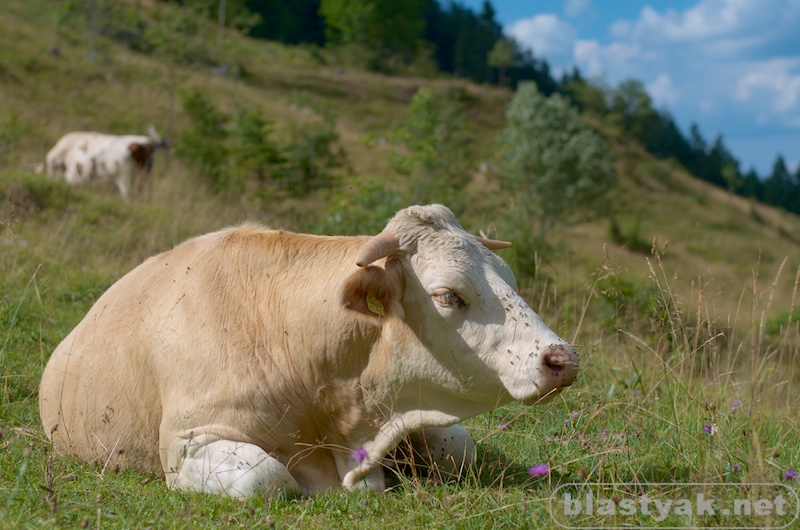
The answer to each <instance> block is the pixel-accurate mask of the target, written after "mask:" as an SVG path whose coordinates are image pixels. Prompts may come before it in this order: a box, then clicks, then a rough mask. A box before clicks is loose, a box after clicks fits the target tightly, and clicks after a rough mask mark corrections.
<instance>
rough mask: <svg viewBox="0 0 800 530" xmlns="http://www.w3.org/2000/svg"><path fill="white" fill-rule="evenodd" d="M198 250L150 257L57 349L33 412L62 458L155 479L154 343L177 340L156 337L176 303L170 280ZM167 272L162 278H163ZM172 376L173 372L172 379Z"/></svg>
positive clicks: (187, 247) (158, 408)
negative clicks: (152, 475) (37, 410)
mask: <svg viewBox="0 0 800 530" xmlns="http://www.w3.org/2000/svg"><path fill="white" fill-rule="evenodd" d="M198 250H199V246H198V245H197V243H196V242H192V241H190V242H187V243H184V244H182V245H180V246H178V247H176V248H175V249H173V250H171V251H169V252H165V253H163V254H159V255H157V256H154V257H152V258H150V259H148V260H147V261H145V262H144V263H142V264H141V265H139V266H138V267H137V268H135V269H134V270H133V271H131V272H130V273H128V274H127V275H125V276H124V277H123V278H121V279H120V280H119V281H118V282H116V283H115V284H114V285H112V286H111V287H110V288H109V289H108V290H107V291H106V292H105V293H104V294H103V295H102V296H101V297H100V298H99V299H98V300H97V302H96V303H95V304H94V306H93V307H92V308H91V309H90V311H89V312H88V313H87V315H86V316H85V317H84V319H83V320H82V321H81V322H80V323H79V324H78V325H77V326H76V327H75V329H73V330H72V332H71V333H70V334H69V335H68V336H67V337H66V338H65V339H64V340H63V341H62V342H61V344H59V346H58V347H57V348H56V349H55V351H54V352H53V354H52V356H51V357H50V360H49V361H48V363H47V366H46V367H45V370H44V373H43V375H42V382H41V387H40V392H39V408H40V412H41V416H42V422H43V424H44V428H45V431H46V433H47V435H48V436H49V437H50V438H51V440H52V441H53V444H54V446H55V447H56V449H58V450H59V451H61V452H65V453H69V454H73V455H75V456H77V457H78V458H80V459H82V460H85V461H90V462H95V463H97V464H98V465H102V466H105V465H107V460H108V458H109V455H113V460H111V463H112V464H113V465H114V466H115V467H116V466H119V467H120V468H127V467H131V468H134V469H139V470H142V471H147V472H154V473H159V474H160V473H161V472H162V471H161V465H160V461H159V458H158V431H159V424H160V422H161V412H162V405H161V403H162V396H161V391H162V387H163V381H164V380H165V379H166V380H167V381H168V380H169V378H170V374H169V373H158V371H157V370H158V369H159V368H163V367H159V366H158V365H157V364H155V363H154V362H153V358H152V351H153V343H154V342H157V341H158V337H159V333H163V335H162V337H167V338H168V337H169V335H170V334H175V333H180V330H176V329H161V330H159V329H158V327H157V322H158V321H159V320H160V319H161V317H163V316H164V314H166V313H168V309H166V310H165V309H164V308H163V307H162V306H161V302H162V301H165V300H171V299H174V298H175V295H174V292H175V289H176V287H177V286H173V285H171V284H172V281H171V280H172V278H171V277H170V274H169V273H171V272H172V270H171V269H170V265H172V266H174V267H178V266H180V263H181V262H185V261H191V259H192V255H193V254H195V253H197V252H198ZM162 268H163V269H165V270H162ZM176 373H177V371H176Z"/></svg>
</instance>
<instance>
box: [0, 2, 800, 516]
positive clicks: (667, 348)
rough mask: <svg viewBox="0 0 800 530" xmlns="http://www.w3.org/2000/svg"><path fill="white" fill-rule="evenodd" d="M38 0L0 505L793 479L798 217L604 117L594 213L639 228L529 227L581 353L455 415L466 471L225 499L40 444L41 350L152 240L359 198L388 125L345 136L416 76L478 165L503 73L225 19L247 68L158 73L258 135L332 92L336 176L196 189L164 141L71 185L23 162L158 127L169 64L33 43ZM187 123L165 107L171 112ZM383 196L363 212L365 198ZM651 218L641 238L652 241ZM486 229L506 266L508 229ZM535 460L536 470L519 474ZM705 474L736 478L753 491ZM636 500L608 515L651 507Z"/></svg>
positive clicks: (17, 25)
mask: <svg viewBox="0 0 800 530" xmlns="http://www.w3.org/2000/svg"><path fill="white" fill-rule="evenodd" d="M51 6H52V5H51V3H49V2H46V1H44V0H31V1H30V2H17V3H12V4H11V5H9V6H8V9H7V12H6V13H5V16H4V17H0V44H3V46H0V85H2V90H1V91H0V106H2V109H3V111H4V112H5V111H9V112H8V113H7V114H5V115H4V117H2V118H0V197H2V208H0V429H2V431H1V433H0V528H20V527H21V528H26V527H37V528H38V527H69V528H75V527H83V528H88V527H94V528H131V527H141V528H144V527H153V528H204V527H206V528H218V527H231V528H239V527H247V528H251V527H255V528H269V527H272V526H274V527H276V528H317V527H324V528H337V527H342V528H344V527H346V528H352V527H362V528H374V527H382V528H414V527H436V528H487V527H492V528H494V527H496V528H525V527H528V528H539V527H541V528H549V527H553V526H554V522H553V519H552V518H551V515H550V513H549V512H548V501H549V499H550V497H551V496H552V495H553V494H554V493H558V492H559V491H564V490H560V489H559V487H561V486H565V485H567V484H570V483H577V484H584V483H590V482H591V483H595V482H614V483H617V484H618V486H617V489H616V490H614V492H613V493H614V495H616V496H619V497H620V498H621V499H624V498H627V497H626V495H630V494H632V493H647V494H648V495H649V496H650V497H653V498H658V499H661V500H664V501H666V500H669V499H671V498H674V497H675V494H673V493H671V492H670V491H669V489H668V488H666V489H665V488H663V487H662V488H661V489H659V488H657V487H655V486H640V487H635V486H634V487H629V488H627V489H626V488H625V487H623V486H622V485H621V484H622V483H630V482H633V483H637V484H642V483H653V482H721V483H725V484H742V483H752V482H767V483H779V484H784V485H787V486H789V487H791V488H792V489H793V490H794V491H797V483H796V482H795V481H791V480H784V478H783V476H784V473H786V472H787V471H788V470H789V469H800V440H799V439H798V432H799V429H798V427H800V418H798V416H797V414H796V410H797V409H798V406H799V405H800V402H799V401H800V398H798V396H797V395H796V393H795V392H793V389H794V388H796V387H797V384H798V382H800V374H798V369H797V368H795V367H796V366H798V361H799V359H798V348H799V347H800V331H799V330H798V319H797V314H798V305H800V300H798V297H797V295H798V293H797V290H798V289H797V286H798V271H799V270H800V269H798V267H799V266H800V261H798V260H800V244H798V242H797V241H796V240H795V239H793V238H791V237H787V235H791V234H795V233H798V231H800V219H798V218H797V217H796V216H791V215H787V214H785V213H783V212H780V211H777V210H774V209H770V208H767V207H763V206H762V205H757V204H753V203H751V202H749V201H747V200H744V199H741V198H738V197H733V196H730V195H728V194H726V193H725V192H724V191H722V190H718V189H715V188H712V187H709V186H707V185H706V184H704V183H701V182H698V181H696V180H693V179H692V178H691V177H690V176H688V175H687V174H686V173H685V172H684V171H682V170H681V169H680V168H679V167H676V166H675V165H674V164H672V163H662V162H659V161H655V160H653V159H652V158H651V157H649V156H648V155H647V154H646V153H644V152H642V151H641V150H640V149H639V148H638V147H636V146H625V148H624V149H622V148H620V146H619V145H618V144H619V142H615V140H614V139H615V136H614V132H613V130H610V129H608V128H607V127H606V129H608V130H607V131H606V134H607V135H608V136H609V138H610V141H611V145H612V149H613V150H614V153H615V158H616V160H617V166H618V170H619V174H620V187H619V189H618V190H616V191H615V195H614V201H613V202H614V212H613V214H614V219H615V220H616V221H617V222H618V223H619V227H618V228H619V231H620V233H621V234H622V235H623V236H628V237H630V238H634V239H636V240H637V241H640V242H641V245H640V246H641V247H642V248H641V249H640V251H635V252H632V251H631V250H630V249H626V248H622V247H621V246H620V245H618V244H615V242H614V241H613V239H612V238H611V237H610V236H609V234H608V232H609V230H608V223H607V222H596V223H585V224H582V225H579V226H574V227H569V228H567V229H564V230H563V231H561V232H557V233H553V234H551V235H550V236H548V243H549V244H550V245H551V250H550V251H549V252H546V253H544V254H543V255H542V256H538V258H537V263H538V265H537V267H536V277H534V278H527V277H523V278H520V285H521V286H522V292H523V294H524V296H525V298H526V299H527V300H528V301H529V303H530V305H531V307H533V308H534V309H535V310H536V311H537V312H538V313H539V314H540V315H541V316H542V317H543V318H544V320H545V321H546V322H548V323H549V324H550V325H551V326H552V327H553V328H554V329H555V330H556V331H557V332H559V333H560V334H561V335H562V336H564V337H565V338H568V339H571V340H573V341H574V342H575V344H576V347H577V349H578V350H579V352H580V354H581V374H580V376H579V379H578V381H576V383H575V384H574V385H573V387H572V388H570V389H569V390H568V391H566V392H564V393H563V394H562V395H560V396H559V397H558V398H557V399H555V400H553V402H551V403H549V404H546V405H543V406H540V407H536V408H525V407H522V406H520V405H509V406H505V407H502V408H500V409H498V410H495V411H493V412H492V413H489V414H485V415H482V416H479V417H476V418H472V419H469V420H467V421H466V422H464V425H465V426H466V428H467V429H468V430H469V431H470V433H471V434H472V436H473V438H474V439H475V440H476V442H477V443H478V466H477V469H476V471H475V472H474V473H473V474H471V475H470V476H468V477H466V478H465V480H463V481H461V482H459V483H456V484H444V485H442V484H429V483H425V482H422V481H420V480H417V479H415V478H414V477H401V478H399V479H397V480H396V481H395V482H396V484H395V486H394V487H393V488H392V489H391V490H390V491H388V492H386V493H383V494H373V493H370V492H350V493H347V492H343V491H336V492H331V493H329V494H324V495H318V496H314V497H310V498H294V499H276V500H271V501H270V500H265V499H260V498H253V499H248V500H246V501H234V500H230V499H223V498H218V497H212V496H206V495H199V494H187V493H182V492H175V491H170V490H168V489H167V488H166V486H165V484H164V483H163V481H162V480H161V479H159V478H157V477H154V476H146V475H141V474H137V473H134V472H130V471H125V470H122V471H117V470H114V469H102V468H94V467H89V466H86V465H83V464H81V463H79V462H76V461H74V460H71V459H68V458H64V457H62V456H59V455H56V454H53V452H52V451H50V447H49V445H48V443H47V441H46V438H45V436H44V432H43V431H42V427H41V424H40V420H39V416H38V408H37V399H38V384H39V379H40V376H41V373H42V370H43V367H44V365H45V363H46V361H47V359H48V357H49V355H50V353H51V352H52V351H53V349H54V348H55V347H56V345H57V344H58V343H59V342H60V341H61V340H62V339H63V337H64V336H66V334H67V333H68V332H69V330H70V329H72V327H73V326H74V325H75V324H77V322H78V321H79V320H80V319H81V318H82V317H83V315H85V313H86V312H87V311H88V309H89V308H90V307H91V305H92V303H93V302H94V301H95V300H96V299H97V298H98V297H99V296H100V294H101V293H103V292H104V291H105V290H106V289H107V288H108V287H109V286H110V285H111V284H112V283H113V282H114V281H115V280H116V279H118V278H119V277H121V276H122V275H123V274H125V273H126V272H127V271H129V270H130V269H131V268H133V267H134V266H135V265H137V264H138V263H140V262H141V261H142V260H143V259H145V258H146V257H147V256H149V255H152V254H154V253H156V252H159V251H162V250H164V249H167V248H169V247H171V246H173V245H174V244H176V243H178V242H180V241H182V240H184V239H186V238H188V237H190V236H193V235H196V234H199V233H203V232H206V231H210V230H213V229H217V228H220V227H222V226H225V225H230V224H235V223H239V222H242V221H244V220H248V219H249V220H256V221H261V222H264V223H267V224H272V225H276V226H283V227H286V228H288V229H295V230H315V229H316V227H319V226H322V223H321V221H320V217H319V215H317V214H318V213H319V212H321V211H324V209H325V208H326V205H327V203H328V201H329V199H330V197H331V196H333V197H338V198H339V199H340V200H341V202H342V204H343V205H344V204H346V206H347V207H352V208H357V207H358V206H359V205H360V204H361V202H362V201H361V199H362V197H353V193H352V191H351V190H352V189H356V190H359V189H361V188H363V187H364V186H365V183H367V184H368V183H370V182H372V181H373V180H375V179H378V180H390V179H391V177H392V176H391V175H389V173H388V171H389V165H388V163H387V156H386V148H383V150H382V149H381V148H380V147H377V148H371V147H369V143H370V142H367V141H365V139H366V138H367V137H371V138H375V139H378V138H382V137H383V138H386V137H389V129H390V128H391V126H392V125H393V123H395V122H396V120H397V119H398V118H399V117H400V116H402V114H403V111H404V109H405V106H406V104H407V103H408V101H409V100H410V98H411V97H412V96H413V95H414V93H415V92H416V90H417V88H418V87H419V86H424V85H436V86H446V87H449V88H453V89H456V90H460V91H463V99H464V100H465V101H466V102H467V103H468V104H469V121H470V123H471V124H472V126H473V127H474V128H475V132H476V138H477V144H476V148H475V153H474V155H475V166H476V170H477V166H478V165H479V162H480V161H483V160H491V157H492V149H493V145H494V144H493V137H494V134H496V132H497V131H498V130H499V129H500V128H501V127H502V126H503V109H504V107H505V105H506V103H507V102H508V100H509V97H510V95H509V94H508V92H506V91H503V90H499V89H494V88H490V87H478V86H475V85H470V84H468V83H465V82H462V81H457V80H431V79H414V78H390V77H385V76H381V75H377V74H371V73H365V72H359V71H355V70H350V69H345V70H344V71H341V70H338V69H337V66H338V65H337V64H336V63H335V61H334V60H333V59H332V58H331V57H326V56H324V54H322V55H320V53H319V52H312V51H308V50H304V49H292V48H285V47H282V46H278V45H276V44H274V43H259V42H254V41H249V40H246V39H241V38H239V37H237V36H235V35H230V37H229V38H227V40H226V42H228V43H229V44H228V46H229V47H228V48H227V49H226V50H223V51H222V52H217V51H215V52H214V53H221V54H222V56H221V57H222V59H225V60H230V61H232V62H233V61H235V62H237V63H238V64H240V66H241V69H242V71H243V72H244V73H243V74H242V75H241V76H240V77H238V78H229V77H216V76H212V75H211V74H210V73H209V72H208V71H206V70H207V69H202V68H196V69H184V68H181V69H178V70H179V72H178V73H179V75H177V76H176V78H177V79H179V80H180V84H179V86H178V87H177V89H178V92H179V93H181V92H182V91H189V90H192V89H197V88H201V89H202V90H203V91H204V93H206V94H208V95H209V97H211V98H213V100H214V101H215V102H216V103H217V104H218V105H219V106H220V107H221V108H223V109H225V110H226V111H232V110H234V109H236V108H237V106H240V105H244V106H247V108H251V109H258V110H260V111H262V112H263V113H264V115H265V116H268V117H269V119H271V120H274V121H275V127H276V134H277V135H280V134H285V133H286V131H289V130H291V127H292V126H293V125H294V124H295V123H297V122H298V121H300V120H302V119H304V118H303V117H304V115H305V111H304V110H303V109H304V108H305V107H307V106H308V105H323V106H325V107H326V108H330V109H332V110H333V111H334V112H335V113H336V114H337V116H338V121H337V131H338V132H339V134H340V138H341V144H342V147H343V148H344V149H345V151H346V152H347V155H348V157H349V161H350V163H351V164H352V167H353V175H352V176H350V177H348V179H345V181H343V182H342V183H341V184H340V185H338V186H337V187H336V189H333V190H323V191H322V192H320V193H318V194H315V195H312V196H310V197H308V198H305V199H303V200H295V199H293V200H285V201H284V200H273V201H271V202H269V203H268V204H267V206H265V205H264V203H263V202H262V201H260V200H256V199H254V198H253V197H248V196H242V197H236V198H231V197H228V198H226V199H225V200H222V199H220V198H219V197H215V196H213V195H212V194H211V193H210V192H209V191H208V190H206V189H205V188H204V187H203V186H202V185H198V180H197V177H196V176H195V175H193V174H192V172H191V171H190V170H189V169H188V168H187V167H186V166H185V165H184V163H183V161H182V159H181V157H180V153H175V154H173V155H172V156H171V159H170V164H169V166H167V164H166V160H165V159H164V158H163V157H161V156H159V158H158V159H157V160H156V177H157V179H158V180H157V182H156V189H155V197H154V200H153V201H152V202H151V203H149V204H132V205H126V204H124V203H122V201H121V199H120V198H119V197H118V196H117V195H116V194H115V193H114V192H113V191H111V192H104V191H99V190H86V189H76V188H71V187H69V186H67V185H66V184H64V183H61V182H56V181H51V180H47V179H44V178H42V177H41V176H38V175H35V174H33V173H32V172H31V168H32V167H33V165H34V164H35V163H36V162H38V161H40V160H41V158H42V157H43V156H44V153H45V152H46V151H47V149H48V148H49V147H50V145H52V143H53V142H54V141H55V140H56V139H57V138H58V137H59V136H60V135H61V134H63V133H64V132H65V131H67V130H74V129H82V128H95V129H105V130H114V131H121V130H126V131H134V132H138V131H139V130H140V129H142V127H143V125H144V124H146V123H156V124H157V125H158V126H159V128H160V129H161V130H162V131H163V130H164V127H162V126H161V124H162V123H163V118H164V116H166V115H167V114H168V109H169V99H168V95H167V90H166V89H165V87H166V86H167V85H168V76H167V75H166V71H167V69H168V67H167V66H166V65H165V64H163V63H161V62H159V61H158V60H157V58H153V57H150V56H146V55H143V54H138V53H134V52H132V51H130V50H127V49H125V48H123V47H121V46H119V45H118V44H117V43H113V42H110V41H103V42H102V47H101V54H100V59H99V60H98V61H97V62H94V63H92V62H89V61H87V60H86V54H87V46H86V37H85V35H82V34H81V32H80V31H78V30H71V29H70V28H62V29H61V30H60V33H59V39H58V43H59V50H60V53H59V55H58V56H54V55H51V54H49V53H47V52H46V50H47V49H48V47H49V46H50V45H51V44H52V41H53V35H54V33H53V31H54V30H51V28H54V27H55V22H54V19H55V17H54V14H53V13H52V10H51V9H50V8H51ZM141 6H142V9H143V10H144V11H145V12H147V11H148V10H151V9H154V8H155V7H157V6H156V4H155V3H153V2H149V1H143V2H141ZM159 6H161V4H159ZM320 61H322V62H320ZM325 61H328V62H327V63H326V62H325ZM160 120H161V121H160ZM601 125H602V124H601ZM185 126H186V123H185V117H184V116H182V114H181V113H180V112H177V114H176V116H175V122H174V128H175V131H174V132H175V133H178V132H180V131H181V130H182V129H181V128H182V127H185ZM372 143H380V142H372ZM348 180H349V181H348ZM497 189H498V188H497V186H496V182H494V181H493V180H492V177H491V176H490V175H488V174H487V175H477V176H476V177H475V179H474V180H473V182H472V183H471V184H470V186H468V189H467V190H465V193H467V194H468V195H469V198H470V201H469V207H468V208H467V213H466V215H465V217H464V218H463V219H462V221H464V224H465V226H467V227H468V228H469V229H471V230H475V231H477V230H478V229H481V228H484V229H486V230H487V233H492V235H493V236H495V234H494V233H493V232H492V231H491V227H492V226H494V224H495V223H497V221H498V220H500V219H501V217H502V215H503V212H504V210H503V208H504V206H505V205H506V204H507V203H508V197H504V196H503V195H501V194H500V193H499V192H498V191H496V190H497ZM380 205H381V203H380V201H377V202H376V205H374V206H370V207H369V208H367V210H369V211H366V212H361V213H364V215H365V218H368V219H373V218H374V216H375V211H374V209H375V208H378V207H380ZM365 208H366V207H365ZM370 209H371V210H370ZM676 212H678V213H677V214H676ZM346 222H347V220H346V219H345V220H344V221H342V223H340V224H341V225H344V224H346ZM502 236H503V235H502V234H496V237H499V238H502ZM654 239H655V241H656V245H655V246H656V248H657V249H658V251H659V252H660V255H659V256H654V255H652V254H649V253H648V248H652V246H653V245H652V243H651V242H652V241H653V240H654ZM644 242H646V243H647V245H644ZM642 251H644V252H642ZM504 252H506V254H504V257H506V259H508V260H509V261H510V262H511V263H512V265H513V264H514V262H515V260H516V256H515V254H514V252H515V251H514V250H510V251H504ZM737 402H741V403H740V404H738V406H734V404H735V403H737ZM734 408H735V411H734V410H733V409H734ZM706 426H708V428H706ZM706 430H708V431H709V432H706ZM541 464H546V465H547V466H549V472H548V473H546V474H545V475H543V476H537V477H534V476H531V475H530V473H529V469H530V468H531V467H532V466H534V465H541ZM568 491H571V492H574V493H576V494H577V493H578V492H579V491H585V489H584V490H580V488H579V487H578V486H572V489H570V490H568ZM717 493H718V494H719V495H721V496H722V497H723V498H725V499H727V500H732V499H733V498H734V497H736V496H737V495H744V496H750V497H751V498H753V499H755V498H757V495H758V494H759V491H758V490H757V489H753V488H751V489H750V490H749V492H748V491H746V490H744V488H739V487H735V488H733V489H729V490H724V491H719V492H717ZM637 517H639V518H638V519H637V520H635V521H633V520H630V519H627V520H618V522H620V523H641V524H644V525H645V526H657V523H656V522H655V521H654V520H653V519H652V518H650V519H648V518H647V517H644V516H641V514H639V516H637ZM582 521H584V522H586V520H582ZM588 522H589V524H594V525H599V524H601V523H603V524H605V523H607V522H608V520H607V519H599V518H597V517H595V518H594V519H590V520H588ZM666 522H672V523H674V525H676V526H702V525H704V524H716V525H719V524H721V523H722V522H723V521H722V519H719V518H716V519H704V518H703V517H697V516H693V517H684V518H680V517H674V518H673V519H669V520H667V521H666ZM725 522H728V523H729V524H730V521H727V520H726V521H725ZM749 522H750V523H751V522H752V520H748V519H746V518H739V519H738V520H736V521H734V523H740V526H741V525H745V524H747V523H749ZM761 522H763V521H761ZM773 522H780V521H778V520H777V519H775V520H774V521H773ZM735 525H736V524H731V526H735ZM778 526H779V525H778Z"/></svg>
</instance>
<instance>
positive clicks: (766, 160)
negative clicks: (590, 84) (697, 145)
mask: <svg viewBox="0 0 800 530" xmlns="http://www.w3.org/2000/svg"><path fill="white" fill-rule="evenodd" d="M458 3H461V4H464V5H467V6H469V7H471V8H473V9H474V10H475V11H480V8H481V5H482V4H483V0H459V1H458ZM491 3H492V6H493V7H494V8H495V10H496V11H497V20H498V22H500V23H501V24H502V25H503V27H504V30H505V32H506V34H510V35H513V36H514V37H515V38H516V39H517V40H518V41H519V42H521V43H522V44H523V45H525V46H527V47H529V48H532V49H533V51H534V54H535V55H536V56H537V57H544V58H545V59H547V61H548V62H549V63H550V66H551V67H552V68H553V70H554V71H555V72H556V73H560V72H561V71H562V70H563V69H568V68H571V67H572V66H573V65H577V66H578V67H579V68H580V70H581V72H582V73H583V74H584V76H586V77H589V78H592V79H595V80H598V81H601V82H602V83H603V84H604V85H605V86H607V87H614V86H616V85H617V84H618V83H619V82H620V81H623V80H625V79H630V78H633V79H638V80H640V81H642V82H643V83H644V84H645V86H646V87H647V89H648V92H649V94H650V96H651V97H652V98H653V99H654V101H655V105H656V107H658V108H661V109H667V110H668V111H669V112H670V113H671V114H672V115H673V117H674V118H675V120H676V121H677V123H678V125H679V126H680V127H681V129H682V130H683V131H684V133H685V134H686V133H688V130H689V125H690V124H691V123H692V122H695V123H697V124H698V125H699V126H700V130H701V132H702V133H703V136H704V137H705V138H706V140H707V141H708V142H711V141H712V140H713V139H714V137H716V136H717V135H718V134H721V135H722V137H723V139H724V140H725V144H726V145H727V146H728V148H729V149H730V150H731V151H732V152H733V154H734V156H736V158H738V159H739V161H740V162H741V165H742V169H743V170H747V169H748V168H749V167H750V166H754V167H755V168H756V170H757V171H758V172H759V174H760V175H762V176H764V175H767V174H769V172H771V170H772V165H773V163H774V161H775V157H776V156H777V155H778V154H782V155H783V157H784V159H785V160H786V162H787V163H788V164H789V167H790V168H792V169H793V170H796V169H797V167H798V165H800V0H649V1H647V0H492V1H491Z"/></svg>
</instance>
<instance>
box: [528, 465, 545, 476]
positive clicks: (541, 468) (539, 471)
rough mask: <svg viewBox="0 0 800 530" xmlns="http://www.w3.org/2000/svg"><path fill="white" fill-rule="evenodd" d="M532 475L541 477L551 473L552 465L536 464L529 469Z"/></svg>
mask: <svg viewBox="0 0 800 530" xmlns="http://www.w3.org/2000/svg"><path fill="white" fill-rule="evenodd" d="M528 473H530V474H531V476H532V477H541V476H543V475H547V474H548V473H550V466H548V465H547V464H536V465H535V466H533V467H532V468H530V469H529V470H528Z"/></svg>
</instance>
